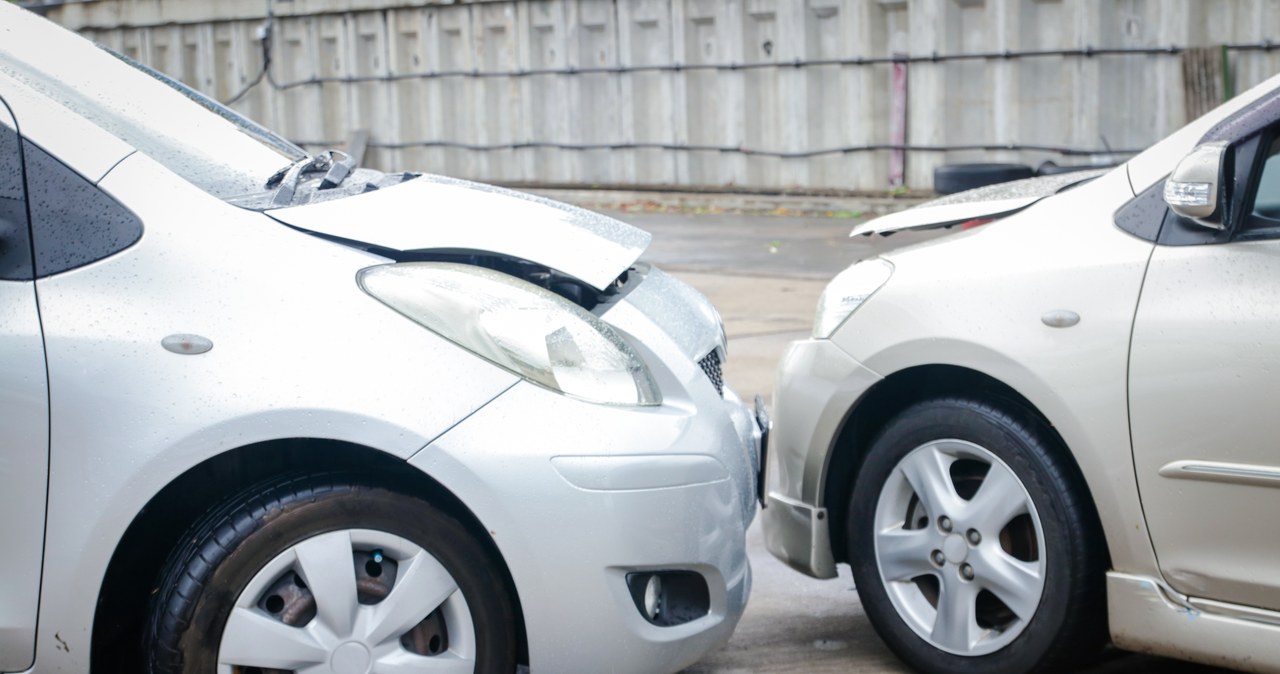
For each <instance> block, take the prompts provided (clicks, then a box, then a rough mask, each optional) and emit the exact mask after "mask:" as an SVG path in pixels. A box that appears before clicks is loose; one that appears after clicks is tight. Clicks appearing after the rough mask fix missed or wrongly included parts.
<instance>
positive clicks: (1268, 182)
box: [1253, 138, 1280, 226]
mask: <svg viewBox="0 0 1280 674" xmlns="http://www.w3.org/2000/svg"><path fill="white" fill-rule="evenodd" d="M1253 216H1254V217H1255V218H1263V219H1264V220H1268V221H1270V222H1268V223H1266V224H1268V225H1270V226H1275V225H1280V138H1277V139H1276V140H1274V141H1272V142H1271V146H1270V147H1268V148H1267V152H1266V157H1264V158H1263V160H1262V175H1260V176H1259V177H1258V189H1257V190H1256V191H1255V192H1254V196H1253Z"/></svg>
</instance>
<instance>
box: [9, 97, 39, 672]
mask: <svg viewBox="0 0 1280 674" xmlns="http://www.w3.org/2000/svg"><path fill="white" fill-rule="evenodd" d="M2 110H3V108H0V111H2ZM0 307H4V310H3V311H0V378H3V379H4V381H5V382H8V383H7V384H6V386H4V387H3V388H0V409H3V410H4V419H5V423H4V425H3V427H2V429H0V444H2V445H3V447H4V454H3V456H0V485H4V488H3V489H0V541H3V542H4V544H3V546H2V547H0V671H13V670H17V669H25V668H26V667H29V666H31V661H32V659H33V658H34V657H35V638H36V620H35V618H36V606H37V602H38V600H39V590H40V564H41V559H42V557H43V552H44V527H43V526H41V525H42V523H43V521H44V513H45V496H46V493H47V491H46V487H47V478H48V467H49V413H48V409H49V408H48V391H47V388H46V382H47V380H46V378H45V369H44V350H43V348H42V347H43V345H42V343H41V338H40V317H39V314H38V313H37V311H36V296H35V284H34V283H32V282H31V281H0Z"/></svg>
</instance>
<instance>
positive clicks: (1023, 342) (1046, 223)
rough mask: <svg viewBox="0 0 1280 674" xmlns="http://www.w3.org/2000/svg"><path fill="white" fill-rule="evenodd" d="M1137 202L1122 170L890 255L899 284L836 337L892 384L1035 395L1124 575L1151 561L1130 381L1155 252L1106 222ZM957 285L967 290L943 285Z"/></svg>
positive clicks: (1149, 569) (1148, 566)
mask: <svg viewBox="0 0 1280 674" xmlns="http://www.w3.org/2000/svg"><path fill="white" fill-rule="evenodd" d="M1132 197H1133V193H1132V191H1131V190H1130V189H1129V181H1128V178H1127V176H1126V174H1125V171H1124V169H1119V170H1116V171H1112V172H1111V173H1108V174H1107V175H1105V176H1103V177H1101V178H1098V179H1096V180H1094V181H1093V182H1091V183H1088V184H1086V185H1082V186H1080V187H1078V188H1076V189H1074V190H1071V191H1070V192H1067V193H1064V194H1061V195H1058V196H1056V197H1053V198H1050V199H1045V200H1043V201H1041V202H1040V203H1038V204H1036V205H1034V206H1032V207H1031V208H1028V209H1027V210H1025V211H1022V212H1020V213H1018V214H1016V215H1014V216H1011V217H1009V218H1006V219H1004V220H1000V221H998V222H995V223H992V224H990V225H987V226H984V227H982V228H979V229H975V230H970V231H968V232H964V233H961V234H956V235H952V236H950V237H947V238H946V239H944V240H942V242H940V243H934V244H929V243H927V244H922V245H918V246H914V247H912V248H910V249H906V250H904V251H900V252H898V253H896V254H895V253H891V254H889V255H887V256H886V257H887V258H888V259H889V260H890V261H892V262H893V264H894V267H895V272H894V276H893V278H892V279H891V280H890V281H889V283H887V284H886V285H885V286H884V287H883V288H881V289H880V291H879V292H878V293H877V294H876V296H875V298H874V300H873V301H870V302H867V303H866V304H865V305H864V306H862V307H861V308H859V309H858V311H857V312H855V313H854V314H853V316H852V317H851V318H850V319H849V321H848V322H847V323H846V325H845V327H844V328H842V329H841V330H840V331H838V332H837V333H836V334H835V335H834V336H833V341H834V342H835V343H836V344H837V345H839V346H840V347H841V348H843V349H844V350H846V351H847V352H848V353H849V354H850V355H851V356H853V357H854V359H855V360H857V361H858V362H859V363H862V364H863V365H865V366H866V367H867V368H869V369H870V370H872V371H873V372H876V373H877V374H880V375H881V376H884V377H889V376H891V375H892V373H894V372H898V371H901V370H904V369H907V368H910V367H915V366H919V365H934V364H945V365H953V366H958V367H964V368H968V369H971V370H974V371H977V372H981V373H983V374H986V375H988V376H990V377H993V378H995V379H996V380H998V381H1001V382H1004V383H1005V384H1006V385H1008V386H1010V387H1012V388H1013V389H1014V390H1015V391H1017V392H1018V393H1019V394H1021V395H1022V396H1023V397H1025V398H1027V399H1028V400H1029V401H1030V402H1031V403H1032V404H1033V405H1035V406H1036V409H1038V410H1040V411H1041V412H1042V413H1043V414H1044V415H1045V416H1046V417H1047V418H1048V420H1049V422H1050V423H1051V424H1052V425H1053V427H1054V429H1055V430H1056V431H1057V432H1058V433H1059V434H1060V435H1061V436H1062V438H1063V440H1064V441H1065V442H1066V444H1067V446H1069V447H1071V448H1072V451H1073V454H1074V455H1075V456H1076V457H1077V461H1078V463H1079V464H1080V468H1081V471H1082V473H1083V474H1084V477H1085V480H1086V482H1087V483H1088V485H1089V489H1090V491H1091V494H1092V496H1093V499H1094V502H1095V503H1096V504H1097V507H1098V509H1099V510H1100V511H1102V512H1107V513H1110V516H1109V517H1107V518H1106V519H1105V520H1104V530H1105V532H1106V535H1107V543H1108V545H1109V547H1110V550H1111V555H1112V560H1113V563H1114V564H1115V566H1116V568H1117V569H1124V570H1131V571H1134V572H1143V573H1149V572H1153V571H1154V570H1155V557H1154V554H1153V552H1152V549H1151V544H1150V541H1149V540H1148V539H1147V537H1146V535H1145V529H1146V525H1145V520H1144V519H1143V515H1142V508H1141V506H1140V504H1139V501H1138V495H1137V493H1136V491H1135V489H1134V482H1135V476H1134V473H1133V465H1132V461H1131V458H1130V456H1131V455H1130V444H1129V425H1128V417H1127V386H1126V382H1125V372H1126V370H1127V366H1128V360H1129V333H1130V327H1131V325H1132V320H1133V312H1134V310H1135V308H1136V306H1137V302H1138V293H1139V291H1140V289H1141V286H1142V277H1143V273H1144V271H1145V268H1146V263H1147V259H1148V258H1149V257H1150V255H1151V251H1152V249H1153V246H1152V244H1151V243H1149V242H1146V241H1142V240H1140V239H1137V238H1135V237H1133V236H1130V235H1128V234H1126V233H1124V232H1122V231H1120V230H1119V229H1117V228H1116V227H1114V226H1113V225H1112V224H1111V216H1112V213H1113V211H1114V210H1115V207H1116V206H1117V205H1118V204H1122V203H1124V202H1125V201H1127V200H1128V199H1130V198H1132ZM1060 213H1069V214H1071V215H1070V217H1065V218H1064V217H1061V215H1060ZM1009 251H1017V254H1016V255H1011V254H1009ZM957 278H964V279H965V281H964V283H962V284H957V283H949V280H951V279H957ZM975 298H999V300H1000V301H998V302H997V301H974V299H975ZM1054 311H1072V312H1075V313H1077V314H1079V316H1080V322H1079V324H1078V325H1075V326H1073V327H1069V328H1055V327H1049V326H1048V325H1045V324H1044V323H1043V322H1042V318H1043V317H1044V315H1045V314H1047V313H1049V312H1054ZM863 326H875V329H874V330H872V329H870V328H866V329H864V328H863ZM904 336H909V337H908V338H905V339H904ZM779 406H781V403H779ZM781 423H782V420H781V419H777V418H775V424H778V425H781ZM819 503H821V501H819Z"/></svg>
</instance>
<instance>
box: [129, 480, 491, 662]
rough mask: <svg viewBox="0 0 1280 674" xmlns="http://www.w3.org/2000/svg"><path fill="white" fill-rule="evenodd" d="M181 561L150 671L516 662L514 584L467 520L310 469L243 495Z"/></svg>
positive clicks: (176, 559) (156, 614) (150, 653)
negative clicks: (313, 474) (511, 589)
mask: <svg viewBox="0 0 1280 674" xmlns="http://www.w3.org/2000/svg"><path fill="white" fill-rule="evenodd" d="M187 541H188V542H187V544H186V546H185V547H184V548H182V549H180V550H178V551H176V552H175V554H174V555H173V556H171V557H170V560H169V562H168V565H167V567H166V570H165V572H164V574H163V580H162V582H161V584H160V589H159V593H158V594H157V596H156V598H155V600H154V601H153V603H152V607H151V618H150V624H149V629H148V634H147V643H146V653H147V659H148V665H149V671H150V672H151V673H152V674H178V673H182V674H196V673H199V674H211V673H214V672H216V673H217V674H278V673H283V672H297V673H299V674H302V673H306V674H312V673H315V674H319V673H320V672H325V673H329V672H332V673H341V672H362V673H363V672H386V673H388V674H389V673H392V672H394V673H397V674H399V673H404V674H410V673H413V672H442V671H443V672H473V671H474V672H502V673H503V674H510V672H512V671H514V670H515V658H516V640H515V611H514V610H513V607H512V602H511V600H510V598H509V596H508V594H507V592H506V589H505V588H506V586H507V584H506V583H505V582H504V580H503V577H502V575H501V574H500V573H499V572H498V569H497V567H496V565H495V564H494V563H493V561H492V560H491V559H490V555H489V553H488V551H486V550H485V549H484V548H483V546H481V545H479V544H478V543H477V542H476V541H475V540H474V538H473V537H472V536H471V535H470V533H469V532H468V531H467V530H466V528H465V527H463V526H462V525H461V524H460V523H459V522H458V521H457V520H455V519H453V518H452V517H450V516H449V515H447V514H445V513H443V512H441V511H440V510H438V509H436V508H434V507H433V506H431V505H430V504H428V503H426V502H424V501H422V500H419V499H417V498H414V497H410V496H406V495H404V494H400V493H397V492H394V491H390V490H386V489H383V488H380V487H373V486H365V485H362V484H360V483H359V482H357V481H354V480H347V479H341V478H335V477H333V476H327V477H310V478H301V479H295V480H289V481H285V482H281V483H279V484H276V485H274V486H268V488H267V489H266V490H265V492H260V493H259V495H254V496H249V497H242V498H238V499H233V500H232V501H231V502H230V503H228V504H227V505H226V506H225V507H224V508H222V509H220V510H218V511H215V512H214V513H212V514H211V515H209V516H208V517H207V518H206V519H205V520H204V521H203V522H202V523H200V524H199V525H197V527H196V528H195V529H193V531H192V533H191V534H189V536H188V537H187Z"/></svg>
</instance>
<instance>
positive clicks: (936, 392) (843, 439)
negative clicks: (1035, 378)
mask: <svg viewBox="0 0 1280 674" xmlns="http://www.w3.org/2000/svg"><path fill="white" fill-rule="evenodd" d="M944 396H964V397H970V398H978V399H981V400H986V401H990V402H993V403H997V404H1001V405H1007V406H1009V407H1011V408H1013V410H1015V411H1018V412H1021V413H1023V414H1026V415H1028V416H1030V417H1031V418H1032V419H1034V420H1035V421H1037V422H1038V423H1040V424H1041V425H1042V427H1043V428H1044V430H1046V431H1047V432H1048V434H1049V438H1050V440H1051V442H1052V443H1053V448H1054V451H1055V452H1057V453H1058V455H1059V456H1060V457H1061V458H1062V459H1063V460H1064V462H1065V464H1066V465H1067V466H1068V467H1069V469H1070V470H1071V477H1072V479H1073V480H1074V481H1075V483H1076V485H1077V487H1078V488H1079V489H1081V490H1083V491H1082V494H1083V498H1082V501H1083V502H1084V503H1086V504H1088V507H1089V512H1088V513H1086V516H1087V518H1088V520H1089V522H1090V525H1091V526H1093V527H1094V528H1095V530H1096V531H1097V532H1098V534H1099V540H1101V541H1102V543H1103V547H1104V552H1105V554H1106V557H1107V559H1108V563H1109V560H1110V551H1109V549H1108V547H1107V541H1106V537H1105V536H1102V531H1103V528H1102V524H1101V518H1100V516H1099V514H1098V506H1097V501H1096V500H1095V499H1094V497H1093V494H1092V491H1091V490H1090V487H1089V483H1088V481H1087V480H1086V479H1085V477H1084V473H1083V471H1082V470H1081V468H1080V465H1079V463H1078V462H1077V461H1076V458H1075V457H1074V456H1073V455H1072V453H1071V451H1070V450H1069V449H1068V445H1067V443H1066V441H1065V440H1064V439H1063V438H1062V436H1061V434H1059V432H1058V430H1057V428H1056V427H1055V426H1054V424H1053V422H1052V420H1050V419H1049V418H1048V417H1047V416H1046V415H1045V414H1044V413H1043V412H1041V411H1040V409H1039V408H1038V407H1037V406H1036V405H1035V404H1033V403H1032V402H1031V401H1030V400H1029V399H1027V397H1026V396H1023V395H1022V394H1021V393H1019V392H1018V391H1017V390H1015V389H1014V388H1013V387H1011V386H1009V385H1008V384H1005V383H1004V382H1002V381H1000V380H999V379H996V378H995V377H992V376H990V375H988V374H986V373H983V372H980V371H978V370H974V369H970V368H967V367H962V366H957V365H942V364H933V365H919V366H914V367H908V368H905V369H902V370H899V371H897V372H894V373H892V374H890V375H888V376H886V377H885V378H884V379H883V380H881V381H879V382H877V383H876V385H875V386H873V387H872V388H871V389H870V390H868V391H867V392H866V393H865V394H864V395H863V396H862V397H861V398H860V399H859V400H858V401H857V403H856V404H855V405H854V406H853V407H852V408H851V409H850V410H849V412H848V414H847V415H846V416H845V420H844V422H843V423H842V424H841V426H840V430H839V431H838V432H837V433H836V436H835V440H834V442H833V443H832V448H831V451H830V453H829V454H828V459H827V466H826V470H825V471H824V477H823V483H822V502H821V503H822V505H823V506H824V507H825V508H826V512H827V526H828V533H829V535H830V537H831V551H832V554H833V555H834V557H835V559H836V561H837V562H848V561H849V560H848V559H847V557H848V555H847V549H848V541H847V535H846V531H847V526H846V525H847V519H848V515H847V510H848V508H847V505H848V503H849V498H850V497H851V495H852V490H853V483H854V481H855V480H856V479H857V476H858V470H859V468H860V467H861V466H862V463H863V461H864V460H865V459H866V451H867V448H868V447H869V446H870V444H871V442H872V441H873V440H874V439H875V437H876V436H877V435H878V434H879V433H880V431H881V429H883V428H884V426H885V424H887V423H888V422H889V421H890V420H891V419H893V417H894V416H896V415H897V414H898V413H899V412H901V411H902V410H904V409H906V408H907V407H908V406H910V405H912V404H914V403H917V402H920V401H922V400H928V399H931V398H939V397H944Z"/></svg>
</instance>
